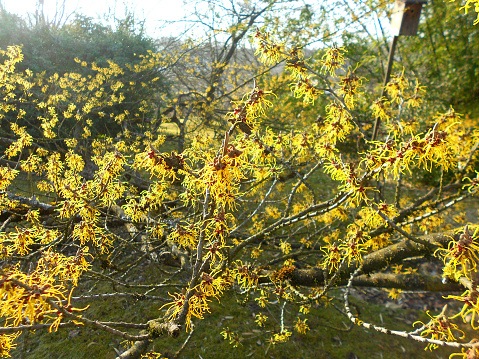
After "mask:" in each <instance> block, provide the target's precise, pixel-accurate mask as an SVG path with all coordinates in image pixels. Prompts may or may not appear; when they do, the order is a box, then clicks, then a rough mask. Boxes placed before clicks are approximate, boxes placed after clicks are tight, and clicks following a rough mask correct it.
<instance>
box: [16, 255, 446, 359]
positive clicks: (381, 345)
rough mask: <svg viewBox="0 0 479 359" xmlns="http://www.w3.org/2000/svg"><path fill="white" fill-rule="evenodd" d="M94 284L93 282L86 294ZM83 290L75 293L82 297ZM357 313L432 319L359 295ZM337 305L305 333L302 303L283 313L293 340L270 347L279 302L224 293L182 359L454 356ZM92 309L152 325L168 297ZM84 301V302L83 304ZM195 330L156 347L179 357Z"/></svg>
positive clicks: (87, 356)
mask: <svg viewBox="0 0 479 359" xmlns="http://www.w3.org/2000/svg"><path fill="white" fill-rule="evenodd" d="M143 273H144V275H146V276H149V275H156V274H157V273H155V270H154V266H153V265H150V266H148V267H146V268H144V269H143ZM92 285H93V282H92V281H90V282H89V283H86V285H85V287H84V291H85V292H86V288H87V287H88V286H92ZM108 287H109V284H101V285H100V284H98V287H97V288H96V290H95V292H96V291H107V290H109V291H113V290H114V289H113V288H108ZM78 294H79V293H76V294H75V295H78ZM332 297H338V298H339V297H341V290H340V289H336V290H335V291H333V292H332ZM351 301H352V306H353V308H355V309H354V311H359V312H360V318H361V320H364V321H366V322H369V321H370V322H373V323H375V324H377V325H381V326H385V327H387V328H389V329H395V330H405V331H411V330H412V329H413V327H412V323H413V322H414V321H416V320H422V321H427V316H426V314H425V313H424V312H418V311H414V310H403V309H392V308H386V307H385V306H384V305H382V304H377V303H370V302H366V301H363V300H361V299H359V298H354V297H352V298H351ZM331 303H333V304H334V305H332V304H328V305H326V304H325V303H320V304H314V305H313V306H312V307H311V311H310V314H308V318H309V319H308V322H307V323H308V325H309V327H310V328H311V330H310V331H308V332H307V333H306V334H298V333H297V332H295V331H294V330H293V328H292V326H293V325H294V320H295V318H296V317H297V315H298V309H299V307H298V306H297V305H292V304H291V305H289V304H288V305H287V306H286V307H285V312H284V324H285V327H286V328H287V329H288V330H290V331H292V332H293V334H292V337H291V339H290V340H289V341H288V342H286V343H279V344H274V345H273V344H270V343H269V341H268V340H269V338H270V337H271V332H272V331H276V332H277V331H278V330H279V328H280V322H279V321H280V311H279V306H278V305H276V306H270V307H269V308H267V309H264V308H260V307H259V306H258V305H257V304H256V302H255V301H254V300H253V299H252V298H250V299H248V300H245V297H244V296H242V295H239V294H237V293H236V292H235V291H233V290H230V291H228V292H226V293H225V295H224V296H223V297H222V298H221V302H218V301H214V302H212V303H211V314H209V315H207V316H206V317H205V319H204V320H194V324H195V329H194V332H193V335H192V337H191V339H190V341H189V343H188V345H187V346H186V348H185V349H184V350H183V351H182V352H181V354H180V355H179V356H178V357H179V358H203V359H207V358H215V359H216V358H217V359H222V358H224V359H226V358H232V357H238V358H258V359H266V358H268V359H282V358H285V359H286V358H288V359H289V358H314V359H322V358H324V359H343V358H381V359H388V358H391V359H393V358H395V359H396V358H398V359H400V358H404V359H410V358H418V357H421V358H447V357H448V356H449V354H450V353H452V352H453V350H450V349H444V348H440V349H438V350H437V351H433V352H425V351H424V344H422V343H417V342H413V341H411V340H408V339H405V338H400V337H397V336H387V335H385V334H382V333H378V332H375V331H370V330H366V329H364V328H363V327H359V326H353V325H351V324H350V322H349V320H348V319H347V318H346V316H345V315H344V314H343V313H341V312H342V311H344V309H342V308H341V304H340V303H339V301H337V300H336V299H333V300H332V301H331ZM90 304H91V306H90V307H89V308H88V310H87V311H86V312H84V313H85V315H86V316H88V317H89V318H91V319H100V318H101V319H102V320H111V321H120V320H128V321H132V322H137V323H141V322H145V321H147V320H149V319H153V318H155V317H157V316H158V315H159V314H160V312H159V311H158V309H159V308H160V307H161V306H162V304H163V303H161V302H149V301H138V300H134V299H125V298H122V299H118V298H117V299H112V300H108V301H107V300H105V301H101V302H100V301H97V302H92V303H90ZM77 306H78V304H77ZM260 312H262V313H263V314H264V315H267V316H268V317H269V319H268V321H267V324H266V327H265V328H264V330H263V329H262V328H259V327H258V326H257V324H256V323H255V322H254V319H255V318H254V316H255V315H256V314H258V313H260ZM226 327H228V328H229V329H230V330H232V331H234V332H236V333H237V334H238V336H239V338H240V344H239V346H238V347H237V348H235V347H233V345H231V344H229V343H228V341H227V340H224V339H223V337H222V336H221V332H222V331H223V330H224V329H225V328H226ZM187 336H188V334H187V333H186V332H185V331H183V332H182V334H181V335H180V337H179V338H178V339H171V338H168V337H164V338H160V339H157V340H155V341H154V342H153V344H152V346H151V347H150V348H151V350H155V351H157V352H160V353H162V354H163V355H164V356H167V357H170V358H171V357H172V354H174V353H175V352H177V351H178V350H179V349H180V347H181V346H182V345H183V343H184V341H185V339H186V338H187ZM18 343H19V345H18V348H17V349H16V350H15V351H13V352H12V354H13V358H15V359H21V358H22V359H23V358H32V359H36V358H38V359H41V358H48V359H62V358H71V359H92V358H107V359H109V358H115V357H116V351H115V350H117V351H122V350H123V349H124V346H125V345H127V344H128V343H126V342H124V341H123V340H122V339H121V338H117V337H112V336H111V335H109V334H107V333H104V332H102V331H99V330H93V329H90V328H86V327H78V328H68V329H63V330H59V331H58V332H57V333H51V334H49V333H48V332H47V331H38V332H37V333H24V334H23V335H22V336H21V337H20V339H19V342H18Z"/></svg>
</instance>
